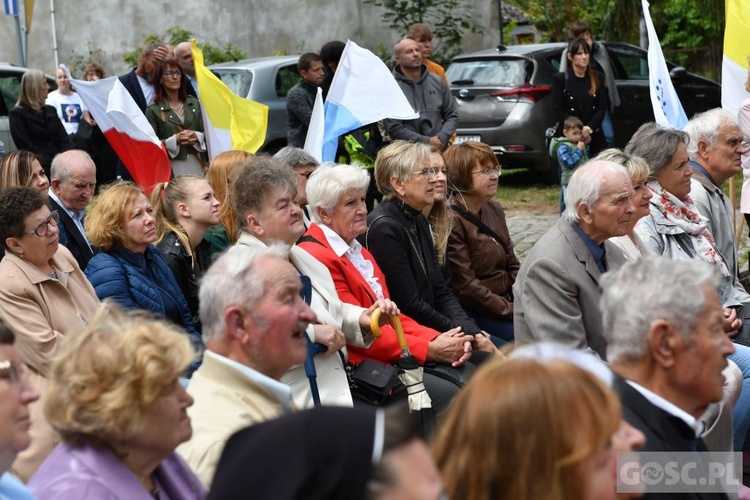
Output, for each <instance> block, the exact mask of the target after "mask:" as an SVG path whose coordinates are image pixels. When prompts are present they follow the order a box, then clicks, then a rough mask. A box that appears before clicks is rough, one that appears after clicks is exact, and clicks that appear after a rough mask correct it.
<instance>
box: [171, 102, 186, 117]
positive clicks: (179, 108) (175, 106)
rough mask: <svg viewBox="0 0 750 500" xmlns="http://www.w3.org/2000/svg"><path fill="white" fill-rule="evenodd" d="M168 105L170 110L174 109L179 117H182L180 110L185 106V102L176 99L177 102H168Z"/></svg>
mask: <svg viewBox="0 0 750 500" xmlns="http://www.w3.org/2000/svg"><path fill="white" fill-rule="evenodd" d="M169 107H170V108H172V111H174V112H175V113H176V114H177V115H178V116H179V117H180V118H182V111H183V110H184V108H185V103H183V102H182V101H177V104H172V103H171V102H170V103H169Z"/></svg>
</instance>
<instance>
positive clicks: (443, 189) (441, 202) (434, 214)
mask: <svg viewBox="0 0 750 500" xmlns="http://www.w3.org/2000/svg"><path fill="white" fill-rule="evenodd" d="M430 166H432V167H433V168H435V169H436V170H437V183H435V192H434V194H435V198H434V201H433V202H432V204H430V205H427V206H426V207H425V208H424V210H422V214H424V216H425V217H427V222H429V224H430V232H431V233H432V242H433V243H434V244H435V250H437V255H438V262H440V266H441V267H443V268H445V266H446V265H447V257H448V237H449V236H450V234H451V216H450V211H449V210H448V205H447V201H448V177H447V174H446V172H447V171H446V167H445V160H444V159H443V153H442V152H441V151H440V150H439V149H438V148H436V147H434V146H432V147H431V148H430Z"/></svg>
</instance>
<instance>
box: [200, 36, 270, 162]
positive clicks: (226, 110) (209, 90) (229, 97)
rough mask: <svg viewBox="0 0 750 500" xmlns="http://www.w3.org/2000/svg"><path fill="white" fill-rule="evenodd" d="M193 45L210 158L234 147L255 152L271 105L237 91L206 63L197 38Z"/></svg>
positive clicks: (262, 139)
mask: <svg viewBox="0 0 750 500" xmlns="http://www.w3.org/2000/svg"><path fill="white" fill-rule="evenodd" d="M191 47H192V51H193V61H195V78H196V80H197V81H198V94H199V95H200V100H201V107H202V110H203V128H204V131H205V134H206V147H207V149H208V157H209V159H213V158H214V157H216V155H218V154H220V153H223V152H224V151H230V150H232V149H240V150H243V151H250V152H251V153H255V152H256V151H258V149H260V147H261V146H262V145H263V143H264V142H265V140H266V130H267V129H268V106H266V105H264V104H261V103H259V102H255V101H250V100H248V99H244V98H242V97H239V96H238V95H236V94H234V93H233V92H232V91H231V90H229V87H227V86H226V85H225V84H224V82H222V81H221V80H220V79H219V78H218V77H217V76H216V75H214V74H213V73H212V72H211V70H209V69H208V68H207V67H206V66H205V65H204V63H203V52H201V50H200V49H199V48H198V46H197V45H196V43H195V39H193V40H191Z"/></svg>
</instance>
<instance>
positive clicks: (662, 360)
mask: <svg viewBox="0 0 750 500" xmlns="http://www.w3.org/2000/svg"><path fill="white" fill-rule="evenodd" d="M684 342H685V341H684V339H683V338H682V334H681V333H680V332H679V331H678V330H677V328H676V327H675V326H674V325H673V324H672V323H671V322H669V321H665V320H659V321H654V322H653V323H651V327H650V328H649V331H648V348H649V351H650V353H651V357H652V359H653V360H654V361H655V362H656V363H657V364H658V365H659V366H661V367H663V368H671V367H673V366H674V365H675V362H676V355H677V354H679V351H680V348H681V347H682V345H683V344H684Z"/></svg>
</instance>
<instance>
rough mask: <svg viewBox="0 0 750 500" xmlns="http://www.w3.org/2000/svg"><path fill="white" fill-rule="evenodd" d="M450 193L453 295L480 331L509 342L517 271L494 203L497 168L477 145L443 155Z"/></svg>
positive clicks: (459, 147) (501, 215)
mask: <svg viewBox="0 0 750 500" xmlns="http://www.w3.org/2000/svg"><path fill="white" fill-rule="evenodd" d="M444 156H445V164H446V165H447V167H448V181H449V183H450V186H451V188H452V189H453V194H452V195H451V197H450V199H449V200H448V204H449V206H450V208H451V211H452V212H453V227H452V229H451V234H450V236H449V238H448V263H449V267H450V271H451V286H452V288H453V293H455V294H456V296H457V297H458V301H459V302H460V303H461V306H463V308H464V310H465V311H466V312H467V314H468V315H469V316H470V317H471V318H473V319H474V321H476V322H477V325H479V327H480V328H482V329H483V330H486V331H488V332H492V334H493V335H495V336H497V337H500V338H501V339H502V340H504V341H506V342H510V341H512V340H513V338H514V336H513V290H512V287H513V283H514V282H515V281H516V274H518V269H519V267H520V266H521V264H520V262H519V261H518V257H516V254H515V252H514V251H513V242H512V241H511V239H510V233H509V232H508V225H507V223H506V222H505V211H503V208H502V207H501V206H500V203H499V202H497V201H496V200H495V193H496V192H497V186H498V180H499V178H500V163H499V162H498V161H497V158H496V157H495V153H493V152H492V149H491V148H490V147H489V146H487V145H486V144H482V143H481V142H462V143H461V144H454V145H453V146H451V147H449V148H448V150H447V151H446V152H445V155H444Z"/></svg>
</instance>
